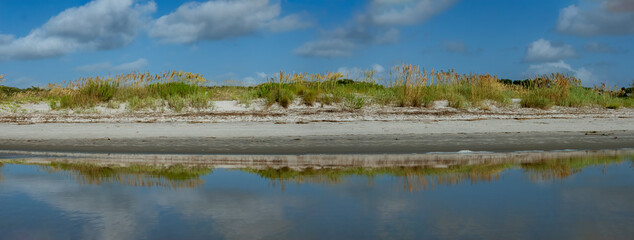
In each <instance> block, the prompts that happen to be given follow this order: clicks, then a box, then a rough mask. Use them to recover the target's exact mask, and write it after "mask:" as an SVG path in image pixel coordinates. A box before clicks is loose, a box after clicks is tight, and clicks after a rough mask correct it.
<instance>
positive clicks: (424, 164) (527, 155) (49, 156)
mask: <svg viewBox="0 0 634 240" xmlns="http://www.w3.org/2000/svg"><path fill="white" fill-rule="evenodd" d="M12 155H13V156H16V157H15V158H12V157H10V156H12ZM3 156H4V157H3ZM628 156H629V157H631V156H634V149H632V148H629V149H618V150H582V151H543V152H507V153H466V154H465V153H431V154H354V155H341V154H338V155H315V154H309V155H183V154H176V155H173V154H124V153H107V154H104V153H61V152H29V151H3V150H0V163H9V164H11V163H15V164H36V165H38V164H53V163H64V164H89V165H95V166H113V165H116V166H120V167H126V166H134V165H149V166H162V167H169V166H173V165H182V166H187V167H211V168H225V169H241V168H255V169H265V168H271V169H280V168H289V169H294V170H302V169H321V168H333V169H334V168H353V167H363V168H399V167H421V168H451V167H455V166H465V165H479V164H526V163H537V162H543V161H549V160H565V159H577V158H588V157H590V158H593V157H628Z"/></svg>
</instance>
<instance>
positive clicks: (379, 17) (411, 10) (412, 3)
mask: <svg viewBox="0 0 634 240" xmlns="http://www.w3.org/2000/svg"><path fill="white" fill-rule="evenodd" d="M456 2H457V0H373V1H372V2H371V3H370V7H369V9H368V10H367V11H366V13H365V14H362V15H360V16H359V17H358V19H359V20H360V21H365V22H369V23H370V24H373V25H382V26H393V25H411V24H417V23H419V22H422V21H425V20H427V19H429V18H430V17H432V16H434V15H436V14H438V13H441V12H443V11H445V10H447V9H448V8H449V7H451V6H453V5H454V4H455V3H456Z"/></svg>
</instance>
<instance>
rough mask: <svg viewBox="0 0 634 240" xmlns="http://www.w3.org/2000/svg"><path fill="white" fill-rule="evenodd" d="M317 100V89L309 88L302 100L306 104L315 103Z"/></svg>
mask: <svg viewBox="0 0 634 240" xmlns="http://www.w3.org/2000/svg"><path fill="white" fill-rule="evenodd" d="M315 100H317V90H307V91H305V92H304V95H303V96H302V102H303V103H304V104H305V105H306V106H312V105H313V104H315Z"/></svg>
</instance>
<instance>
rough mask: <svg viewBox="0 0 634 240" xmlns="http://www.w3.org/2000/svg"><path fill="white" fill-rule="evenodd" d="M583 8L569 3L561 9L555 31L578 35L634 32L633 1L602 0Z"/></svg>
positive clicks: (626, 33)
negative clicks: (599, 2)
mask: <svg viewBox="0 0 634 240" xmlns="http://www.w3.org/2000/svg"><path fill="white" fill-rule="evenodd" d="M589 5H591V6H592V7H588V8H584V9H582V8H581V7H578V6H577V5H570V6H568V7H566V8H564V9H562V10H561V11H560V13H559V19H558V20H557V26H556V28H557V31H559V32H561V33H565V34H571V35H578V36H601V35H629V34H634V1H631V0H627V1H626V0H602V4H589Z"/></svg>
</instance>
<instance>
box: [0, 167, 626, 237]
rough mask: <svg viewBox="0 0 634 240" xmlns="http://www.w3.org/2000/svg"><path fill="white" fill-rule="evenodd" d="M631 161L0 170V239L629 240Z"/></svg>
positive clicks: (33, 168)
mask: <svg viewBox="0 0 634 240" xmlns="http://www.w3.org/2000/svg"><path fill="white" fill-rule="evenodd" d="M633 165H634V161H633V160H632V159H631V158H608V159H606V158H602V159H581V160H563V161H544V162H538V163H535V164H524V165H521V164H519V165H518V164H497V165H478V166H465V167H458V168H452V169H423V168H390V169H361V168H353V169H339V170H332V169H331V170H307V171H302V172H298V171H292V170H289V169H281V170H272V169H260V170H256V169H242V170H238V169H233V170H232V169H213V170H212V169H206V168H196V169H191V170H187V169H186V170H183V169H182V168H172V169H169V170H160V169H158V170H157V169H156V168H151V167H147V168H143V167H135V168H103V167H96V166H89V165H85V164H84V165H81V164H79V165H73V164H66V165H64V164H61V165H60V164H57V165H28V164H4V165H3V166H2V167H0V239H381V238H397V239H421V238H443V239H444V238H477V239H482V238H485V239H629V238H631V237H632V236H634V228H633V227H632V226H633V225H634V168H633Z"/></svg>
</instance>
